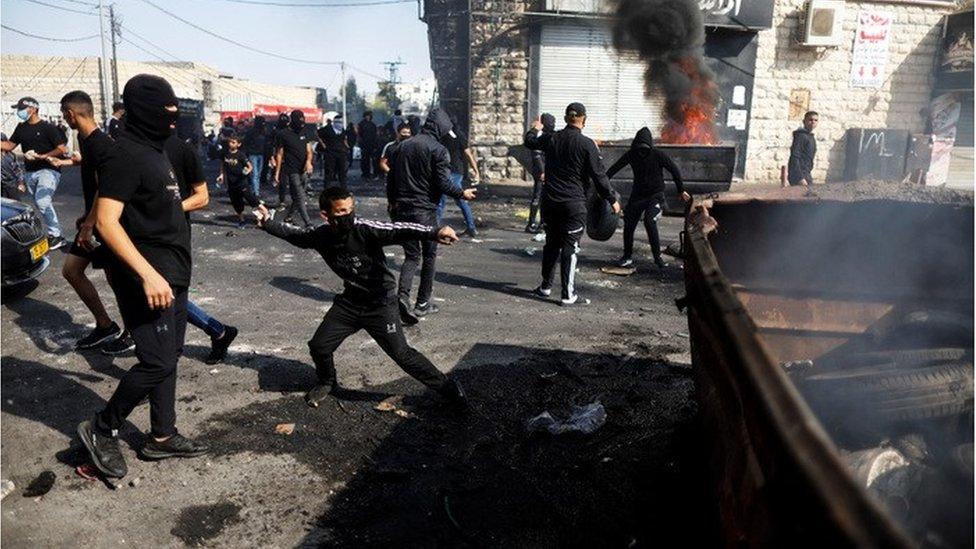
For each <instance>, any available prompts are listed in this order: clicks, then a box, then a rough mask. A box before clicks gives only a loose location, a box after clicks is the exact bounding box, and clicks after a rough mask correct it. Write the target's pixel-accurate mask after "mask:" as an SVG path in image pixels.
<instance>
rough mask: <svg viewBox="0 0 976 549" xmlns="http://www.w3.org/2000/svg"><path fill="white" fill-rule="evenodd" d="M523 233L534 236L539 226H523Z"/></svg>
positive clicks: (535, 224)
mask: <svg viewBox="0 0 976 549" xmlns="http://www.w3.org/2000/svg"><path fill="white" fill-rule="evenodd" d="M525 232H527V233H529V234H535V233H537V232H539V225H538V224H537V223H529V224H528V225H526V226H525Z"/></svg>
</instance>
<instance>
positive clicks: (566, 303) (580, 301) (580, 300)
mask: <svg viewBox="0 0 976 549" xmlns="http://www.w3.org/2000/svg"><path fill="white" fill-rule="evenodd" d="M559 304H560V305H562V306H563V307H572V306H576V307H579V306H581V305H589V304H590V300H589V299H586V298H585V297H580V295H579V294H575V295H573V296H572V297H569V298H567V299H560V300H559Z"/></svg>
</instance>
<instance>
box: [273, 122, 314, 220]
mask: <svg viewBox="0 0 976 549" xmlns="http://www.w3.org/2000/svg"><path fill="white" fill-rule="evenodd" d="M276 139H277V140H278V141H277V143H276V144H275V149H276V151H277V152H276V153H275V177H274V181H275V185H278V186H281V185H285V186H287V187H288V192H289V194H290V195H291V204H290V205H289V206H288V211H287V212H286V213H285V219H290V218H291V216H292V214H293V213H294V212H295V211H296V210H298V215H299V216H300V217H301V218H302V222H303V223H304V224H305V226H306V227H310V226H311V225H312V220H311V218H309V217H308V211H307V209H306V206H305V179H306V178H307V177H308V176H309V175H311V174H312V143H311V142H310V141H309V139H308V134H306V133H305V113H303V112H302V111H300V110H298V109H295V110H293V111H291V116H290V117H289V120H288V128H287V129H284V130H281V131H279V132H278V134H277V136H276Z"/></svg>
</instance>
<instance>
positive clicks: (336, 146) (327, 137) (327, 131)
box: [318, 125, 349, 152]
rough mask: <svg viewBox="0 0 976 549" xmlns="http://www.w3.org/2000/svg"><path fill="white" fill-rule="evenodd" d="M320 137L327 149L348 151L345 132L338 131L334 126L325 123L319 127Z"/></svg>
mask: <svg viewBox="0 0 976 549" xmlns="http://www.w3.org/2000/svg"><path fill="white" fill-rule="evenodd" d="M318 134H319V139H321V140H322V143H325V150H327V151H335V152H346V151H348V150H349V149H348V147H346V142H345V140H344V139H343V134H341V133H336V131H335V127H334V126H329V125H325V126H322V127H321V128H319V132H318Z"/></svg>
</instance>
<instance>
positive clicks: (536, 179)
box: [525, 112, 556, 234]
mask: <svg viewBox="0 0 976 549" xmlns="http://www.w3.org/2000/svg"><path fill="white" fill-rule="evenodd" d="M539 120H540V121H541V122H542V129H541V130H537V131H536V133H537V135H538V136H539V137H542V134H544V133H552V132H554V131H556V117H555V116H553V115H551V114H549V113H547V112H545V113H542V116H540V117H539ZM532 180H533V184H532V202H530V203H529V221H528V223H526V225H525V232H527V233H532V234H536V233H540V232H542V226H541V225H540V224H539V203H540V202H541V201H542V186H543V185H544V184H545V182H546V153H545V152H543V151H532Z"/></svg>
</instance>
